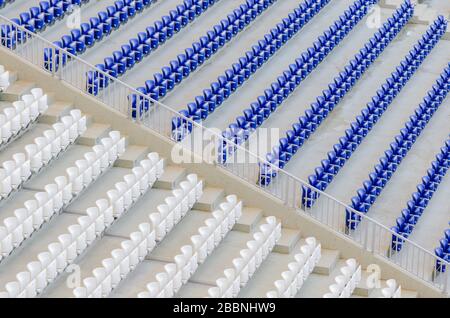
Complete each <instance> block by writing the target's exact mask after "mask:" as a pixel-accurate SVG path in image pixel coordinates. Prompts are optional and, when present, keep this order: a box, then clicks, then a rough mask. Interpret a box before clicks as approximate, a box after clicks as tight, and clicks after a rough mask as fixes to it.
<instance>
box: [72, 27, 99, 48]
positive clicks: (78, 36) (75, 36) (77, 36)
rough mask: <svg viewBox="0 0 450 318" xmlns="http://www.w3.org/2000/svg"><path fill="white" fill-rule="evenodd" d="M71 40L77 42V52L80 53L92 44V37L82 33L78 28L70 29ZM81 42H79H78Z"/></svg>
mask: <svg viewBox="0 0 450 318" xmlns="http://www.w3.org/2000/svg"><path fill="white" fill-rule="evenodd" d="M70 34H71V35H72V40H73V41H74V42H76V43H77V52H78V53H82V52H84V50H85V49H86V46H87V47H91V46H92V45H94V37H93V36H92V35H89V34H83V33H82V31H81V30H80V29H73V30H72V31H70ZM79 42H81V44H79Z"/></svg>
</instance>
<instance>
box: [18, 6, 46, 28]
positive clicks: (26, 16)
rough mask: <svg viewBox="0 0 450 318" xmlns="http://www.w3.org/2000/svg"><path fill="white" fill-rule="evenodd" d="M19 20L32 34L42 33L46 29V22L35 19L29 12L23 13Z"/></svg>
mask: <svg viewBox="0 0 450 318" xmlns="http://www.w3.org/2000/svg"><path fill="white" fill-rule="evenodd" d="M38 10H39V9H38ZM19 18H20V22H21V24H22V25H24V27H25V28H26V29H28V30H29V31H31V32H35V31H42V30H44V29H45V22H44V20H42V19H39V18H36V17H33V16H32V15H31V13H29V12H22V13H21V14H20V15H19Z"/></svg>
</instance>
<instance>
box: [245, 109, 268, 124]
mask: <svg viewBox="0 0 450 318" xmlns="http://www.w3.org/2000/svg"><path fill="white" fill-rule="evenodd" d="M244 117H245V119H246V120H247V121H248V122H249V123H251V127H252V128H253V129H256V127H259V126H261V124H262V122H263V117H262V116H261V115H258V114H256V113H253V111H252V109H249V108H247V109H245V110H244Z"/></svg>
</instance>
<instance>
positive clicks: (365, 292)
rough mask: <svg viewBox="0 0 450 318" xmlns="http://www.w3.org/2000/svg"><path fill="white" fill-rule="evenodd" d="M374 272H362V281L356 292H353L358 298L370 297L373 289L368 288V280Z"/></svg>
mask: <svg viewBox="0 0 450 318" xmlns="http://www.w3.org/2000/svg"><path fill="white" fill-rule="evenodd" d="M372 274H373V272H368V271H366V270H362V271H361V280H360V282H359V283H358V285H357V286H356V288H355V291H354V292H353V294H354V295H356V296H362V297H370V295H371V293H372V291H373V287H372V288H369V286H368V282H369V281H368V278H369V277H370V275H372Z"/></svg>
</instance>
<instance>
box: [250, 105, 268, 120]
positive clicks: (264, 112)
mask: <svg viewBox="0 0 450 318" xmlns="http://www.w3.org/2000/svg"><path fill="white" fill-rule="evenodd" d="M250 108H251V110H252V112H253V113H254V114H255V115H257V116H258V118H261V121H264V119H266V118H268V117H269V116H270V112H271V110H270V109H269V108H268V107H265V105H264V106H262V105H260V104H259V103H255V102H253V103H251V104H250Z"/></svg>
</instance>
